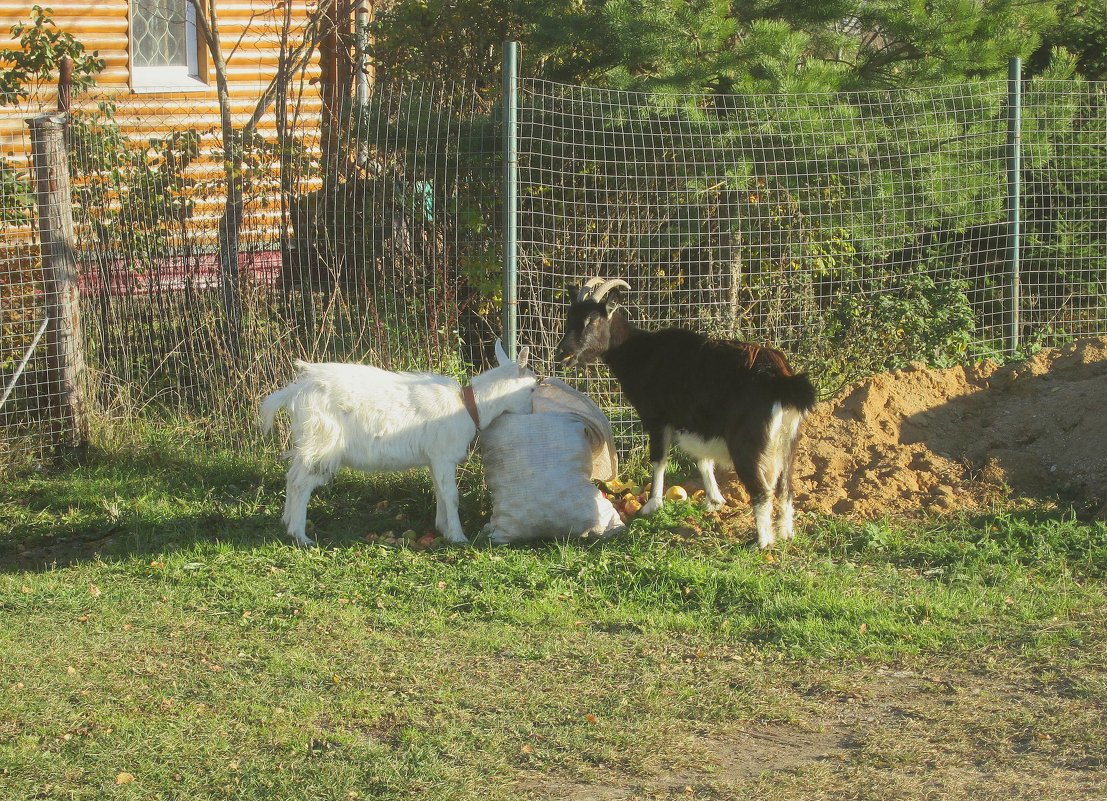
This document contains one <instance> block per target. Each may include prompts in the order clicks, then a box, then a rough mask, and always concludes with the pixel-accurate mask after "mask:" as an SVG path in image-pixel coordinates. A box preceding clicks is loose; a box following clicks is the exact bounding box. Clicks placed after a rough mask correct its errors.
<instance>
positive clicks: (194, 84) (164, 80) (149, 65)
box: [130, 0, 207, 92]
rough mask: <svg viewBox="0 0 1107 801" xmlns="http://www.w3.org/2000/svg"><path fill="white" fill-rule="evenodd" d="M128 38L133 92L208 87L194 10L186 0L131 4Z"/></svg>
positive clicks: (133, 1)
mask: <svg viewBox="0 0 1107 801" xmlns="http://www.w3.org/2000/svg"><path fill="white" fill-rule="evenodd" d="M130 36H131V86H132V88H133V89H134V90H135V91H137V92H142V91H145V92H155V91H183V90H188V89H204V88H206V87H207V83H206V81H205V77H206V76H205V75H204V69H203V63H202V50H201V48H200V41H199V32H198V30H197V28H196V9H195V8H194V7H193V5H192V3H191V2H189V0H131V31H130Z"/></svg>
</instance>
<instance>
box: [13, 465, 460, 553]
mask: <svg viewBox="0 0 1107 801" xmlns="http://www.w3.org/2000/svg"><path fill="white" fill-rule="evenodd" d="M284 488H285V477H284V472H283V469H282V465H281V464H280V463H279V462H278V461H277V460H276V459H269V458H266V457H259V456H256V455H242V454H235V453H231V452H227V451H203V450H197V451H195V452H190V451H189V450H188V449H181V450H175V449H172V448H166V449H154V448H143V449H141V450H138V451H135V452H132V453H127V454H125V455H122V456H121V455H120V454H119V453H114V452H106V451H95V452H92V453H90V454H89V456H88V458H87V459H86V460H85V462H84V464H82V465H80V466H68V467H59V468H56V469H53V470H50V471H46V472H39V473H36V474H33V475H28V476H24V477H23V478H21V479H18V480H16V481H12V482H11V483H9V484H8V485H7V486H6V487H4V486H2V485H0V572H23V571H43V570H52V569H56V568H62V567H65V566H67V565H72V564H76V563H80V562H87V561H90V560H95V559H100V560H113V559H125V558H133V557H142V558H145V557H148V556H149V557H151V558H152V557H154V556H157V555H159V554H165V553H167V552H172V551H177V550H188V549H192V548H195V547H197V546H204V545H209V544H212V543H215V542H218V543H221V544H224V545H231V546H233V547H236V548H243V549H253V548H258V547H264V546H266V545H270V544H273V543H283V544H285V545H287V547H290V548H291V547H294V546H293V545H292V543H291V541H290V540H289V539H288V537H287V535H286V534H285V529H284V525H283V523H281V520H280V516H281V510H282V507H283V504H284ZM467 494H469V495H473V493H467ZM434 503H435V502H434V494H433V491H432V489H431V486H430V481H429V479H428V478H426V477H424V476H421V475H420V474H418V473H406V474H398V475H394V476H389V475H381V476H367V475H365V474H362V473H355V472H347V471H344V472H343V473H341V474H340V475H339V476H338V477H337V478H336V480H335V481H333V482H331V483H330V484H329V485H327V486H326V487H322V488H320V489H319V490H317V491H316V493H315V494H314V495H313V497H312V503H311V507H310V509H309V516H310V519H311V520H312V522H313V523H314V525H315V531H314V536H315V537H316V539H317V540H318V541H319V542H320V544H321V545H322V546H323V547H347V546H350V545H352V544H354V543H357V542H359V541H363V538H364V536H365V535H366V534H367V533H369V532H377V533H380V532H383V531H395V532H396V533H400V532H402V531H404V530H405V529H408V528H414V529H416V530H417V531H420V532H422V531H425V530H429V529H431V528H433V524H434ZM479 504H480V499H479V498H472V499H470V498H465V499H464V501H463V509H462V517H463V521H465V522H467V523H469V524H470V525H476V524H475V518H476V517H477V515H478V513H479V509H476V508H475V507H477V506H479Z"/></svg>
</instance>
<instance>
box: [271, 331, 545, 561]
mask: <svg viewBox="0 0 1107 801" xmlns="http://www.w3.org/2000/svg"><path fill="white" fill-rule="evenodd" d="M527 355H528V351H527V348H523V349H522V351H520V353H519V359H518V362H513V361H511V359H509V358H508V357H507V355H506V354H505V353H504V351H503V348H502V347H501V346H500V343H499V342H497V343H496V357H497V359H498V361H499V366H498V367H495V368H493V369H491V370H486V371H485V372H483V373H481V374H479V375H477V376H474V378H473V381H472V386H473V395H474V398H475V400H476V406H477V416H478V417H479V419H480V424H481V426H482V427H483V426H486V425H488V424H489V423H491V422H492V421H493V420H495V419H496V418H497V417H499V416H500V415H501V414H503V413H505V412H514V413H517V414H528V413H530V411H531V409H532V397H533V393H534V389H535V387H536V386H537V379H536V378H535V376H534V374H533V373H531V372H529V371H527V370H526V364H527ZM296 366H297V368H298V369H299V374H298V375H297V377H296V379H295V380H294V381H293V382H292V383H290V384H289V385H288V386H286V387H284V388H283V389H279V390H277V391H276V392H274V393H273V394H271V395H269V396H268V397H267V398H265V400H264V401H262V404H261V424H262V427H263V429H264V430H266V431H268V430H269V429H270V428H271V427H272V425H273V419H274V417H275V416H276V414H277V412H278V411H279V410H280V409H287V410H288V413H289V416H290V417H291V419H292V446H291V449H290V451H289V455H290V457H291V459H290V464H289V467H288V486H287V494H286V497H285V509H284V516H283V518H282V519H283V521H284V523H285V525H286V526H287V527H288V533H289V535H291V536H292V538H293V539H294V540H295V541H296V542H297V543H298V544H299V545H303V546H310V545H314V544H315V543H314V542H312V540H311V539H310V538H309V537H308V536H307V533H306V530H305V529H306V526H307V506H308V500H309V499H310V497H311V492H312V490H314V489H315V488H316V487H319V486H322V485H323V484H326V483H327V482H328V481H330V479H331V478H332V477H333V476H334V474H335V473H336V472H338V470H339V468H341V467H352V468H354V469H356V470H364V471H366V472H383V471H392V470H407V469H410V468H415V467H428V468H430V472H431V478H432V480H433V482H434V490H435V495H436V497H437V501H438V504H437V514H436V517H435V527H436V528H437V529H438V530H439V531H440V532H441V533H442V535H443V536H445V537H446V539H448V540H449V541H450V542H455V543H464V542H468V539H466V537H465V534H464V532H463V531H462V529H461V519H460V517H459V515H458V491H457V465H458V463H460V462H461V461H462V460H463V459H464V458H465V455H466V453H467V452H468V450H469V444H470V443H471V442H472V441H473V437H474V436H476V433H477V427H476V426H475V425H474V424H473V420H472V418H471V417H470V416H469V413H468V412H467V411H466V410H465V405H464V402H463V401H462V395H461V385H460V384H458V382H457V381H455V380H454V379H452V378H449V377H447V376H441V375H434V374H432V373H391V372H388V371H387V370H381V369H380V368H377V367H372V366H369V365H360V364H337V363H329V364H310V363H307V362H297V363H296Z"/></svg>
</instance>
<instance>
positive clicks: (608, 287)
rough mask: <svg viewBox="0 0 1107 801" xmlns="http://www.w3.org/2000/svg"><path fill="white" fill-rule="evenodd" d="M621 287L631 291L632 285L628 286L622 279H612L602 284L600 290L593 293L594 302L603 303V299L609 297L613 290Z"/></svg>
mask: <svg viewBox="0 0 1107 801" xmlns="http://www.w3.org/2000/svg"><path fill="white" fill-rule="evenodd" d="M619 287H625V288H626V289H630V284H628V283H627V282H626V281H624V280H623V279H621V278H611V279H609V280H607V281H604V282H603V283H602V284H600V286H599V288H598V289H596V291H594V292H593V293H592V300H594V301H596V302H597V303H602V302H603V299H604V298H606V297H607V293H608V292H610V291H612V290H613V289H618V288H619Z"/></svg>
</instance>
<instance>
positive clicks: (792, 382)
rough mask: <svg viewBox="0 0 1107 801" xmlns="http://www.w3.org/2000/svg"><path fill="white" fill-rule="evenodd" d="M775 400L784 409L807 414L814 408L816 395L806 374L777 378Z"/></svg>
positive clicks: (813, 386)
mask: <svg viewBox="0 0 1107 801" xmlns="http://www.w3.org/2000/svg"><path fill="white" fill-rule="evenodd" d="M776 383H777V399H778V400H779V401H780V404H781V406H783V407H784V408H786V409H795V410H796V411H797V412H799V413H800V414H807V413H808V412H810V411H811V410H812V409H814V408H815V401H816V400H817V398H818V393H817V392H816V391H815V385H814V384H812V383H811V379H810V377H808V375H807V373H799V374H798V375H789V376H783V375H782V376H778V377H777V382H776Z"/></svg>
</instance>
